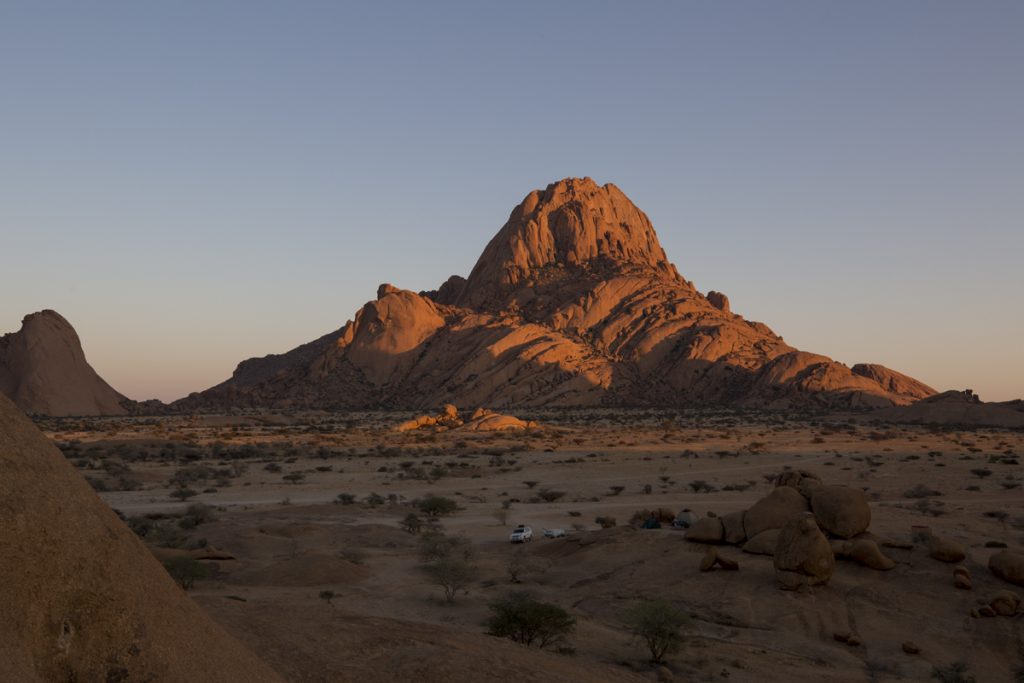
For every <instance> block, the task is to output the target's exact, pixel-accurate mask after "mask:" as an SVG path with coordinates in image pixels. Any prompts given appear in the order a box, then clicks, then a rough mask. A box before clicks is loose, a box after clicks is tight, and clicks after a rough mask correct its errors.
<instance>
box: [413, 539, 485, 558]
mask: <svg viewBox="0 0 1024 683" xmlns="http://www.w3.org/2000/svg"><path fill="white" fill-rule="evenodd" d="M475 555H476V553H475V551H474V550H473V545H472V544H471V543H470V542H469V539H468V538H466V537H465V536H447V535H445V534H443V533H439V532H430V533H426V534H423V536H421V537H420V561H421V562H424V563H427V562H434V561H436V560H440V559H444V558H446V557H460V558H462V559H464V560H466V561H472V560H473V558H474V556H475Z"/></svg>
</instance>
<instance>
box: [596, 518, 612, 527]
mask: <svg viewBox="0 0 1024 683" xmlns="http://www.w3.org/2000/svg"><path fill="white" fill-rule="evenodd" d="M594 524H597V525H598V526H600V527H601V528H602V529H611V528H612V527H613V526H615V518H614V517H597V518H596V519H594Z"/></svg>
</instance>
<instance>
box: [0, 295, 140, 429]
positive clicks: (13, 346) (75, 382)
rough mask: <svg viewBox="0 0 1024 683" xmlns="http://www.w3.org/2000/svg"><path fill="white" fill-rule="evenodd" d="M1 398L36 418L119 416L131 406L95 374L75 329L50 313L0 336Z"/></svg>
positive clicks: (27, 319) (28, 319) (32, 317)
mask: <svg viewBox="0 0 1024 683" xmlns="http://www.w3.org/2000/svg"><path fill="white" fill-rule="evenodd" d="M0 394H4V395H5V396H7V397H8V398H10V399H11V400H12V401H14V402H15V403H16V404H17V406H18V407H19V408H21V409H22V410H23V411H25V412H26V413H30V414H36V415H53V416H66V415H123V414H125V413H126V412H128V409H127V406H130V405H131V404H132V402H131V401H129V400H128V399H127V398H125V397H124V396H122V395H121V394H119V393H118V392H116V391H114V389H113V388H111V386H110V385H109V384H107V383H106V382H104V381H103V378H101V377H100V376H99V375H97V374H96V371H95V370H93V369H92V367H91V366H90V365H89V363H88V362H87V361H86V360H85V353H84V352H83V351H82V343H81V342H80V341H79V339H78V334H77V333H76V332H75V329H74V328H73V327H71V325H70V323H68V321H67V320H65V319H64V318H63V317H61V316H60V314H58V313H57V312H55V311H50V310H46V311H40V312H39V313H32V314H31V315H27V316H25V318H24V320H22V323H21V329H20V330H18V331H17V332H11V333H10V334H5V335H3V336H0Z"/></svg>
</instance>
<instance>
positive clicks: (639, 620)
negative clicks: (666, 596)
mask: <svg viewBox="0 0 1024 683" xmlns="http://www.w3.org/2000/svg"><path fill="white" fill-rule="evenodd" d="M624 621H625V623H626V626H627V628H628V629H629V631H630V633H632V634H633V636H634V637H635V638H637V639H639V640H642V641H643V643H644V645H645V646H646V647H647V651H648V653H650V655H651V661H652V662H653V663H655V664H661V663H662V662H664V661H665V656H666V655H668V654H670V653H672V652H675V651H676V650H678V649H679V646H680V645H682V642H683V634H682V628H683V626H685V625H686V624H687V623H688V622H689V618H688V617H687V616H686V614H685V613H684V612H683V611H682V610H680V609H678V608H676V607H674V606H673V605H671V604H670V603H668V602H666V601H664V600H660V599H658V600H645V601H643V602H641V603H638V604H637V605H636V606H634V607H633V608H632V609H631V610H629V611H628V612H627V613H626V615H625V619H624Z"/></svg>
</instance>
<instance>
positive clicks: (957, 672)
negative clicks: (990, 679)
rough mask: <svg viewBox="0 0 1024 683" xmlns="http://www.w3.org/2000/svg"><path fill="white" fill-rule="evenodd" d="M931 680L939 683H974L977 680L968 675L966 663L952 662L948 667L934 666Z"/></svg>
mask: <svg viewBox="0 0 1024 683" xmlns="http://www.w3.org/2000/svg"><path fill="white" fill-rule="evenodd" d="M932 678H934V679H935V680H937V681H941V683H975V681H976V680H977V679H975V678H974V676H972V675H971V674H970V672H969V671H968V669H967V663H966V662H953V663H952V664H949V665H948V666H944V667H939V666H936V667H934V668H933V669H932Z"/></svg>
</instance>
